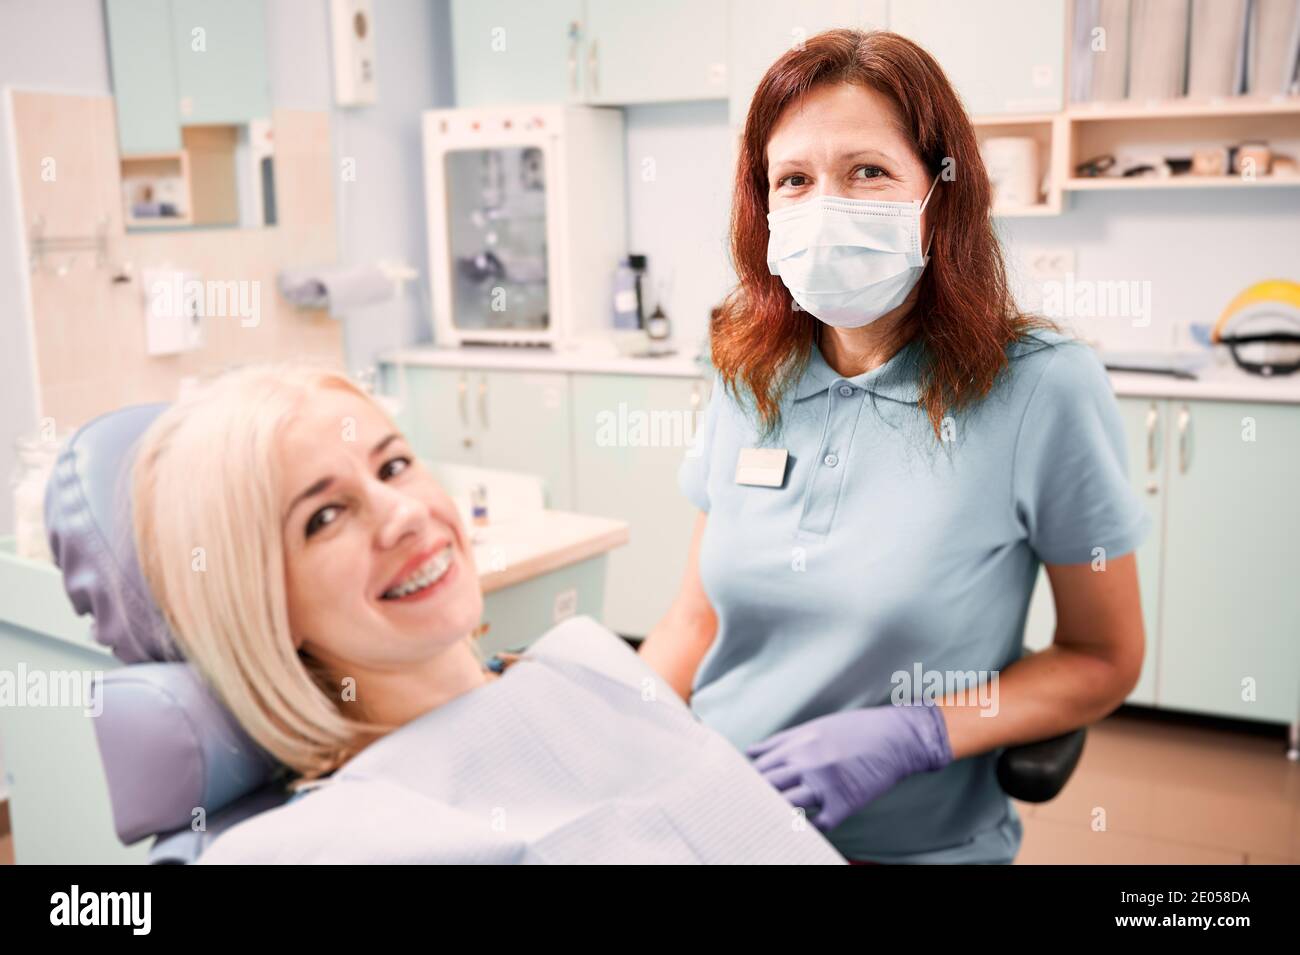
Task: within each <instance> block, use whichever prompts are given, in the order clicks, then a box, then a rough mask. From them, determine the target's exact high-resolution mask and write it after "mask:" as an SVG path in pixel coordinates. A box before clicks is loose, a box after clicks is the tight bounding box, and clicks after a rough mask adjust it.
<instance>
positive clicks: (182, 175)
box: [120, 149, 194, 229]
mask: <svg viewBox="0 0 1300 955" xmlns="http://www.w3.org/2000/svg"><path fill="white" fill-rule="evenodd" d="M120 166H121V178H122V179H123V180H124V181H125V180H126V179H127V178H128V177H130V176H131V175H132V174H134V175H136V176H144V177H151V176H153V177H160V176H161V177H170V178H175V179H178V180H180V184H181V185H180V188H181V193H182V195H183V199H182V202H181V206H182V208H183V211H184V214H183V215H179V216H156V217H155V216H149V217H146V218H137V217H135V216H133V215H132V214H131V201H130V199H129V197H128V196H127V195H125V192H124V194H123V196H122V205H123V209H122V218H123V222H124V224H125V225H126V227H127V228H131V229H166V228H175V227H176V226H186V225H191V224H192V223H193V221H194V218H193V216H194V210H193V205H192V184H191V182H190V158H189V154H188V153H187V152H186V151H185V150H183V149H182V150H178V151H176V152H169V153H133V154H132V155H129V156H122V157H121V159H120Z"/></svg>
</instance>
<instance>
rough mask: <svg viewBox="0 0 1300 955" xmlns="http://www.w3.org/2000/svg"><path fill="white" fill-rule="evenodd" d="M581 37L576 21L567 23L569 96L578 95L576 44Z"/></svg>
mask: <svg viewBox="0 0 1300 955" xmlns="http://www.w3.org/2000/svg"><path fill="white" fill-rule="evenodd" d="M581 35H582V25H581V24H580V23H578V21H577V20H573V21H571V22H570V23H569V58H568V65H569V95H570V96H574V97H576V96H577V95H578V42H579V38H580V37H581Z"/></svg>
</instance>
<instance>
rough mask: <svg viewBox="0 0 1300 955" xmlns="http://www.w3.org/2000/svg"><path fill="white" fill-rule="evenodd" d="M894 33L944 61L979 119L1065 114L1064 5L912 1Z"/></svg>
mask: <svg viewBox="0 0 1300 955" xmlns="http://www.w3.org/2000/svg"><path fill="white" fill-rule="evenodd" d="M889 28H890V29H891V30H893V31H895V32H896V33H901V34H903V35H904V36H906V37H908V38H909V39H912V40H915V41H916V42H917V43H919V44H921V46H923V47H925V48H926V49H927V50H928V51H929V52H930V53H931V54H932V55H933V56H934V58H935V59H936V60H938V61H939V63H940V64H941V65H942V66H943V70H944V72H945V73H946V74H948V79H950V80H951V81H952V83H953V85H954V86H955V87H956V88H957V92H958V93H959V94H961V97H962V100H963V101H964V102H965V104H966V109H967V110H968V111H969V112H970V113H972V114H975V115H979V114H984V113H1050V112H1056V111H1058V110H1060V109H1061V108H1062V105H1063V103H1064V96H1065V94H1064V90H1065V83H1064V72H1065V0H978V2H971V0H907V2H906V3H893V4H890V7H889Z"/></svg>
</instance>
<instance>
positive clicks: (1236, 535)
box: [1158, 401, 1300, 723]
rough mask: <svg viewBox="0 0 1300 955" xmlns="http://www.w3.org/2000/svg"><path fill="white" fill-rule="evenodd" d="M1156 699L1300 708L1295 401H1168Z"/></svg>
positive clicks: (1263, 710) (1226, 711)
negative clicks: (1161, 640)
mask: <svg viewBox="0 0 1300 955" xmlns="http://www.w3.org/2000/svg"><path fill="white" fill-rule="evenodd" d="M1168 405H1169V409H1168V410H1169V415H1170V420H1171V424H1172V429H1171V433H1170V454H1169V461H1168V466H1167V468H1168V475H1169V477H1168V486H1169V494H1168V499H1167V504H1166V506H1167V508H1168V510H1167V513H1166V521H1167V523H1168V527H1169V535H1168V542H1167V546H1166V549H1165V554H1164V568H1163V570H1164V592H1165V607H1164V613H1163V631H1164V632H1163V637H1164V653H1163V654H1162V655H1161V661H1160V676H1159V683H1158V694H1159V699H1160V703H1161V705H1163V706H1170V707H1174V708H1177V709H1185V710H1198V711H1205V712H1210V713H1216V714H1220V715H1223V716H1235V717H1240V718H1243V719H1252V720H1268V721H1278V722H1286V723H1291V722H1294V721H1295V720H1297V719H1298V718H1300V518H1297V511H1300V505H1297V503H1296V501H1297V498H1296V495H1297V491H1298V490H1300V408H1297V407H1295V406H1292V405H1281V404H1268V405H1265V404H1229V403H1226V402H1204V401H1170V402H1168Z"/></svg>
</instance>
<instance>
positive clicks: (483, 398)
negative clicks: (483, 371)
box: [478, 375, 488, 431]
mask: <svg viewBox="0 0 1300 955" xmlns="http://www.w3.org/2000/svg"><path fill="white" fill-rule="evenodd" d="M478 416H479V418H480V419H481V420H482V422H483V430H484V431H486V430H487V426H488V416H487V375H484V376H483V377H481V378H480V379H479V380H478Z"/></svg>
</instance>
